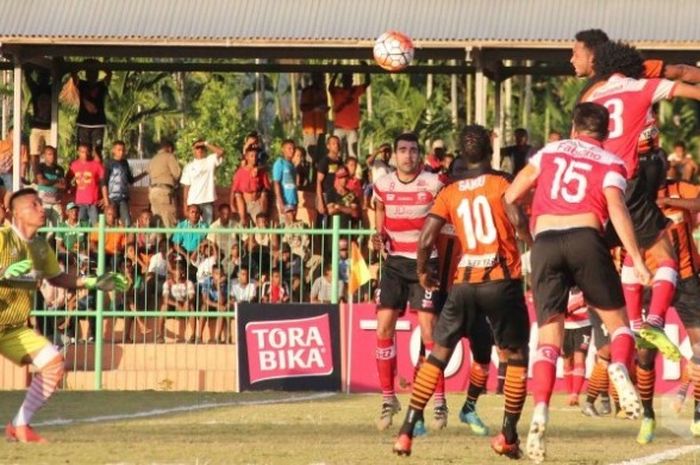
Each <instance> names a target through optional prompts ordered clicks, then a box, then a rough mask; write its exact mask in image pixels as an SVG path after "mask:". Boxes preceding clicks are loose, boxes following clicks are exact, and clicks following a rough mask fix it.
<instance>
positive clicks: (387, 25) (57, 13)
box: [0, 0, 700, 77]
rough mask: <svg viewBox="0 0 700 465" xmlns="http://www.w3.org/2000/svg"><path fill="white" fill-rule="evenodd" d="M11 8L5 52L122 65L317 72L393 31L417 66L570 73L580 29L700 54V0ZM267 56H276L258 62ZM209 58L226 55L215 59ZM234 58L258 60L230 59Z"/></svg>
mask: <svg viewBox="0 0 700 465" xmlns="http://www.w3.org/2000/svg"><path fill="white" fill-rule="evenodd" d="M0 7H1V8H2V10H1V11H3V14H2V15H0V44H1V51H2V54H3V55H4V56H6V57H8V58H9V57H10V56H12V57H14V58H15V59H19V60H20V61H23V62H25V61H33V60H34V61H36V60H37V59H39V60H41V59H45V58H48V59H55V58H61V57H86V56H93V57H103V58H112V59H114V58H116V60H112V61H111V62H110V63H109V66H111V67H112V69H127V68H128V69H143V70H148V69H156V68H158V69H170V70H199V69H201V70H204V69H206V70H212V71H215V70H221V71H252V70H253V69H255V70H256V71H263V72H265V71H273V72H274V71H292V72H296V71H301V70H304V71H313V70H314V69H313V68H314V66H316V67H322V66H326V67H327V66H328V63H329V60H330V61H332V60H336V61H335V63H338V62H337V60H341V59H354V60H369V59H371V47H372V44H373V41H374V39H375V38H376V37H377V36H378V35H379V34H381V33H382V32H384V31H386V30H388V29H396V30H400V31H402V32H404V33H406V34H408V35H409V36H411V37H412V38H413V39H414V43H415V45H416V59H417V60H418V61H419V62H423V63H425V61H424V60H426V59H434V60H435V61H436V62H437V63H438V64H439V66H433V67H427V66H422V67H421V66H413V67H411V68H410V70H409V71H410V72H435V71H434V70H437V69H438V68H439V67H442V69H443V72H455V70H458V71H467V68H468V67H469V66H467V65H468V64H469V63H474V60H479V61H480V62H481V63H483V64H484V66H485V68H486V69H487V73H489V72H491V74H492V75H493V76H495V75H497V74H498V71H497V69H498V68H499V67H500V66H501V63H502V60H509V59H511V60H533V62H536V63H539V64H545V65H546V64H547V63H549V64H550V65H552V66H550V67H549V68H548V69H546V70H541V71H543V73H544V74H568V73H570V72H571V67H570V65H569V64H568V59H569V56H570V52H569V47H570V45H571V41H572V39H573V36H574V34H575V33H576V31H579V30H581V29H587V28H601V29H603V30H605V31H607V32H608V34H609V35H610V36H611V37H612V38H613V39H623V40H626V41H630V42H633V43H635V44H636V45H637V46H638V47H639V48H640V49H642V50H644V51H646V52H647V55H648V56H649V57H654V56H657V57H661V58H664V59H666V60H667V61H669V62H674V61H677V62H680V61H682V62H696V61H699V60H700V9H698V8H697V0H674V1H673V2H668V1H664V0H585V1H581V0H410V1H409V0H119V1H112V0H52V1H50V2H49V1H47V0H23V1H21V2H19V1H17V0H0ZM137 57H148V58H153V59H155V60H154V61H155V62H150V63H145V64H144V63H143V60H141V63H137V61H138V60H134V58H137ZM169 58H173V59H175V60H168V59H169ZM258 58H261V59H269V60H272V61H270V62H267V63H265V62H264V60H263V63H262V64H260V63H253V59H258ZM124 59H125V60H124ZM203 59H204V60H206V59H220V60H219V62H218V63H213V62H209V63H213V64H211V66H209V65H206V66H204V65H203V64H202V61H201V60H203ZM227 59H248V63H240V62H238V63H232V62H230V61H229V62H228V63H223V62H222V61H221V60H227ZM284 59H291V60H308V59H321V60H325V62H324V64H323V65H320V64H318V63H317V64H316V65H313V64H309V63H308V62H306V63H302V62H300V61H296V62H287V63H286V64H285V63H283V60H284ZM192 60H200V61H199V62H198V63H197V62H194V63H193V61H192ZM280 60H282V62H280ZM447 60H456V61H455V62H453V63H454V64H455V66H456V67H454V66H449V65H446V63H447ZM120 61H121V63H120ZM280 63H282V64H280ZM105 64H107V60H105ZM5 65H6V64H5ZM61 66H62V68H63V70H64V71H65V70H69V69H70V67H71V66H72V64H71V63H70V62H68V63H65V64H62V65H61ZM217 66H218V68H217ZM333 66H336V67H343V68H344V69H345V68H347V67H348V66H354V71H363V72H364V71H376V69H374V70H372V69H370V68H369V67H363V66H362V65H359V64H353V65H350V64H349V63H348V62H345V63H343V64H337V65H333ZM324 69H325V68H324ZM428 69H429V70H430V71H427V70H428ZM501 69H502V68H501ZM531 69H532V68H527V70H525V69H520V70H516V69H513V70H512V71H511V72H506V73H501V76H502V77H507V76H508V75H513V74H517V73H518V72H523V71H527V72H530V70H531ZM494 70H496V71H494ZM329 71H330V69H329ZM336 71H337V70H336ZM437 72H440V71H437Z"/></svg>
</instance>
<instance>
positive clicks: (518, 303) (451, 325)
mask: <svg viewBox="0 0 700 465" xmlns="http://www.w3.org/2000/svg"><path fill="white" fill-rule="evenodd" d="M482 317H485V318H487V319H488V323H489V326H490V327H491V330H492V332H493V338H494V340H495V342H496V345H497V346H498V347H499V348H501V349H510V350H518V349H523V348H526V347H527V343H528V340H529V338H530V319H529V317H528V314H527V307H526V306H525V296H524V295H523V283H522V281H521V280H519V279H518V280H501V281H491V282H487V283H481V284H469V283H459V284H455V285H454V286H452V289H451V290H450V294H449V295H448V297H447V302H445V306H444V307H443V309H442V312H440V316H439V317H438V321H437V324H436V325H435V329H434V330H433V340H434V341H435V342H436V343H437V344H440V345H441V346H443V347H448V348H454V347H455V346H456V345H457V343H458V342H459V340H460V339H461V338H462V337H469V336H470V335H471V334H472V329H475V328H478V327H479V325H480V323H479V322H480V321H482V320H480V319H481V318H482ZM485 330H486V329H485V328H484V329H483V330H481V331H479V335H480V336H482V335H483V332H484V331H485ZM475 332H476V331H475ZM472 336H476V334H474V335H472ZM477 345H478V346H479V347H481V348H483V347H484V346H485V345H486V342H485V339H481V340H480V341H478V342H477ZM526 353H527V350H526Z"/></svg>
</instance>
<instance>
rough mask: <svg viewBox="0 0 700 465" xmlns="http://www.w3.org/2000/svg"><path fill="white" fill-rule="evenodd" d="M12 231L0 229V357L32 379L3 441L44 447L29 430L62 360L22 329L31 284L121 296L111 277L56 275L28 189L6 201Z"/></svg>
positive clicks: (119, 282) (40, 214)
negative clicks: (26, 368) (29, 369)
mask: <svg viewBox="0 0 700 465" xmlns="http://www.w3.org/2000/svg"><path fill="white" fill-rule="evenodd" d="M9 204H10V212H9V213H10V217H11V221H12V226H10V227H4V228H0V355H2V356H3V357H5V358H8V359H9V360H11V361H13V362H14V363H16V364H18V365H28V364H32V365H34V368H35V372H34V378H33V379H32V382H31V384H30V386H29V390H28V391H27V395H26V397H25V398H24V402H22V405H21V406H20V408H19V411H18V412H17V415H15V417H14V418H13V419H12V421H10V422H9V423H8V424H7V426H6V427H5V437H6V438H7V439H8V440H9V441H20V442H46V440H45V439H44V438H42V437H41V436H39V435H38V434H37V433H36V432H35V431H34V430H33V429H32V428H31V427H30V426H29V423H30V421H31V419H32V416H33V415H34V414H35V413H36V412H37V411H38V410H39V409H40V408H41V407H43V405H44V404H45V403H46V401H47V400H48V398H49V397H50V396H51V394H53V392H54V391H55V390H56V387H57V386H58V383H59V382H60V381H61V379H62V377H63V363H64V362H63V355H61V353H59V352H58V351H57V350H56V349H55V348H54V346H53V345H52V344H51V342H49V341H48V340H47V339H46V338H45V337H43V336H41V335H39V334H38V333H36V332H35V331H34V330H32V329H30V328H28V327H27V326H26V322H27V319H28V318H29V313H30V310H31V308H32V305H33V302H34V292H35V290H36V288H37V282H38V281H39V280H41V279H46V280H48V281H49V282H50V283H51V284H52V285H54V286H58V287H64V288H69V289H75V288H87V289H99V290H103V291H109V290H113V289H116V290H123V289H125V287H126V278H124V276H122V275H120V274H117V273H107V274H105V275H102V276H99V277H94V276H86V277H76V276H72V275H68V274H66V273H64V272H62V271H61V269H60V268H59V266H58V261H57V260H56V253H55V252H54V251H53V250H52V249H51V247H50V246H49V245H48V243H47V242H46V240H45V239H44V238H43V237H40V236H38V235H37V231H38V229H39V228H41V227H42V226H43V225H44V219H45V214H44V207H43V205H42V203H41V200H40V199H39V197H38V195H37V192H36V191H35V190H34V189H21V190H18V191H17V192H15V193H13V194H12V195H11V196H10V201H9Z"/></svg>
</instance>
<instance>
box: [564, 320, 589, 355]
mask: <svg viewBox="0 0 700 465" xmlns="http://www.w3.org/2000/svg"><path fill="white" fill-rule="evenodd" d="M591 332H592V327H591V326H584V327H582V328H575V329H567V330H565V331H564V345H563V346H562V348H561V356H562V357H564V358H568V357H571V356H573V355H574V352H583V353H584V354H587V353H588V346H589V345H590V344H591Z"/></svg>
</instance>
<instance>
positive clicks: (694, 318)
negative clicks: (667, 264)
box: [673, 276, 700, 328]
mask: <svg viewBox="0 0 700 465" xmlns="http://www.w3.org/2000/svg"><path fill="white" fill-rule="evenodd" d="M673 306H674V307H676V312H677V313H678V318H680V320H681V322H682V323H683V326H685V327H686V328H700V279H698V277H697V276H691V277H690V278H685V279H684V280H682V281H678V286H677V287H676V295H675V297H674V298H673Z"/></svg>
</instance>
